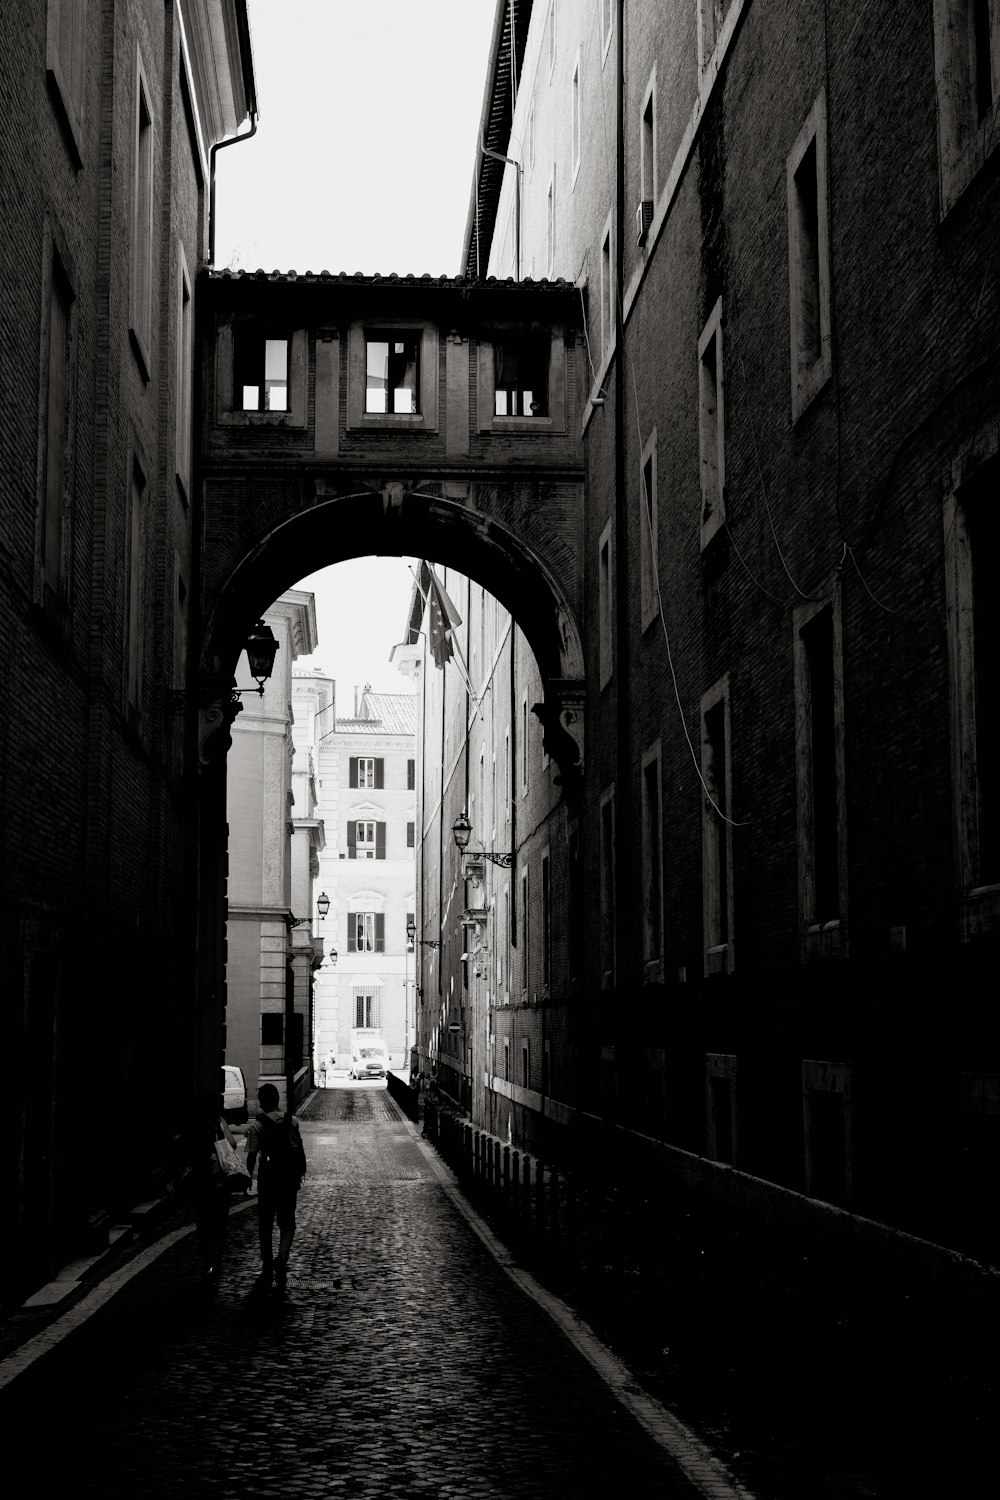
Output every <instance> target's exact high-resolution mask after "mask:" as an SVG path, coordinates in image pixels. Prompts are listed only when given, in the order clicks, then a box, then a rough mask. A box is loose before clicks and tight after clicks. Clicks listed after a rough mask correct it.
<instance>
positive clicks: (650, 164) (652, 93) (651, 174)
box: [639, 68, 657, 238]
mask: <svg viewBox="0 0 1000 1500" xmlns="http://www.w3.org/2000/svg"><path fill="white" fill-rule="evenodd" d="M656 187H657V183H656V69H655V68H654V69H653V71H652V73H651V74H650V78H649V82H648V83H647V85H646V93H645V97H644V98H643V101H642V117H641V120H640V124H639V197H640V199H641V200H642V202H643V203H648V204H649V205H650V208H651V209H652V207H653V206H654V205H655V203H656ZM651 220H652V213H650V221H651ZM648 228H649V224H648V223H647V224H646V225H645V229H647V230H648ZM643 238H645V235H644V236H643Z"/></svg>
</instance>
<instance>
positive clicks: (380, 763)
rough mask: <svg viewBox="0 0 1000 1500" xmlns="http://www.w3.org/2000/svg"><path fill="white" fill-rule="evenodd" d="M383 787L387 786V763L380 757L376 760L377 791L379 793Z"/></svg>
mask: <svg viewBox="0 0 1000 1500" xmlns="http://www.w3.org/2000/svg"><path fill="white" fill-rule="evenodd" d="M383 786H385V761H384V760H383V759H382V757H381V756H378V757H376V760H375V790H376V791H378V789H379V787H383Z"/></svg>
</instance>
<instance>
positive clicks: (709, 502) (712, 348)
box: [698, 297, 726, 547]
mask: <svg viewBox="0 0 1000 1500" xmlns="http://www.w3.org/2000/svg"><path fill="white" fill-rule="evenodd" d="M698 443H699V448H700V457H701V545H702V547H706V546H707V545H708V543H709V542H710V541H711V540H712V538H713V536H714V535H715V533H716V532H717V531H718V529H719V527H720V526H721V525H722V523H723V521H724V520H725V519H726V447H725V413H724V409H723V396H722V298H721V297H720V298H719V300H718V301H717V302H716V304H715V306H714V307H713V309H712V314H711V317H710V318H709V320H708V322H707V323H706V324H705V327H704V328H703V329H702V332H701V337H700V338H699V340H698Z"/></svg>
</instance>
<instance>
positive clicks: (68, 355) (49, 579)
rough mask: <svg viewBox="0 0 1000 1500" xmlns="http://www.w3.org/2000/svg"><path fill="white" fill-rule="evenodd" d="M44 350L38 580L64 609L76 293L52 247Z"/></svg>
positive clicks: (47, 599) (45, 597)
mask: <svg viewBox="0 0 1000 1500" xmlns="http://www.w3.org/2000/svg"><path fill="white" fill-rule="evenodd" d="M50 274H51V281H50V285H49V296H48V320H47V327H46V328H44V329H43V333H44V334H45V335H46V341H47V342H46V352H45V358H46V360H47V364H48V368H47V371H46V374H45V376H44V384H43V393H44V395H43V400H44V404H43V408H42V411H41V414H40V420H39V442H40V445H41V449H42V454H41V464H40V468H41V485H40V491H39V497H38V542H37V550H38V574H37V576H38V580H39V585H40V587H39V593H40V596H41V598H40V602H43V603H47V604H49V605H55V606H56V607H58V608H64V607H65V605H66V603H67V594H68V589H69V560H68V550H69V549H68V540H69V538H68V531H69V512H70V504H71V498H72V485H71V484H70V482H69V471H70V458H71V449H72V442H71V435H72V428H73V412H74V403H73V389H72V387H73V378H72V368H73V360H72V353H73V320H74V311H73V302H74V298H73V292H72V289H71V287H70V283H69V278H68V277H67V275H66V272H65V270H64V268H63V265H62V261H61V260H60V258H59V256H58V254H57V253H56V251H55V248H54V247H53V249H52V260H51V271H50Z"/></svg>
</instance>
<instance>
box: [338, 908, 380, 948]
mask: <svg viewBox="0 0 1000 1500" xmlns="http://www.w3.org/2000/svg"><path fill="white" fill-rule="evenodd" d="M347 951H348V953H384V952H385V916H384V914H383V913H382V912H380V911H379V912H374V911H354V912H349V913H348V917H347Z"/></svg>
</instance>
